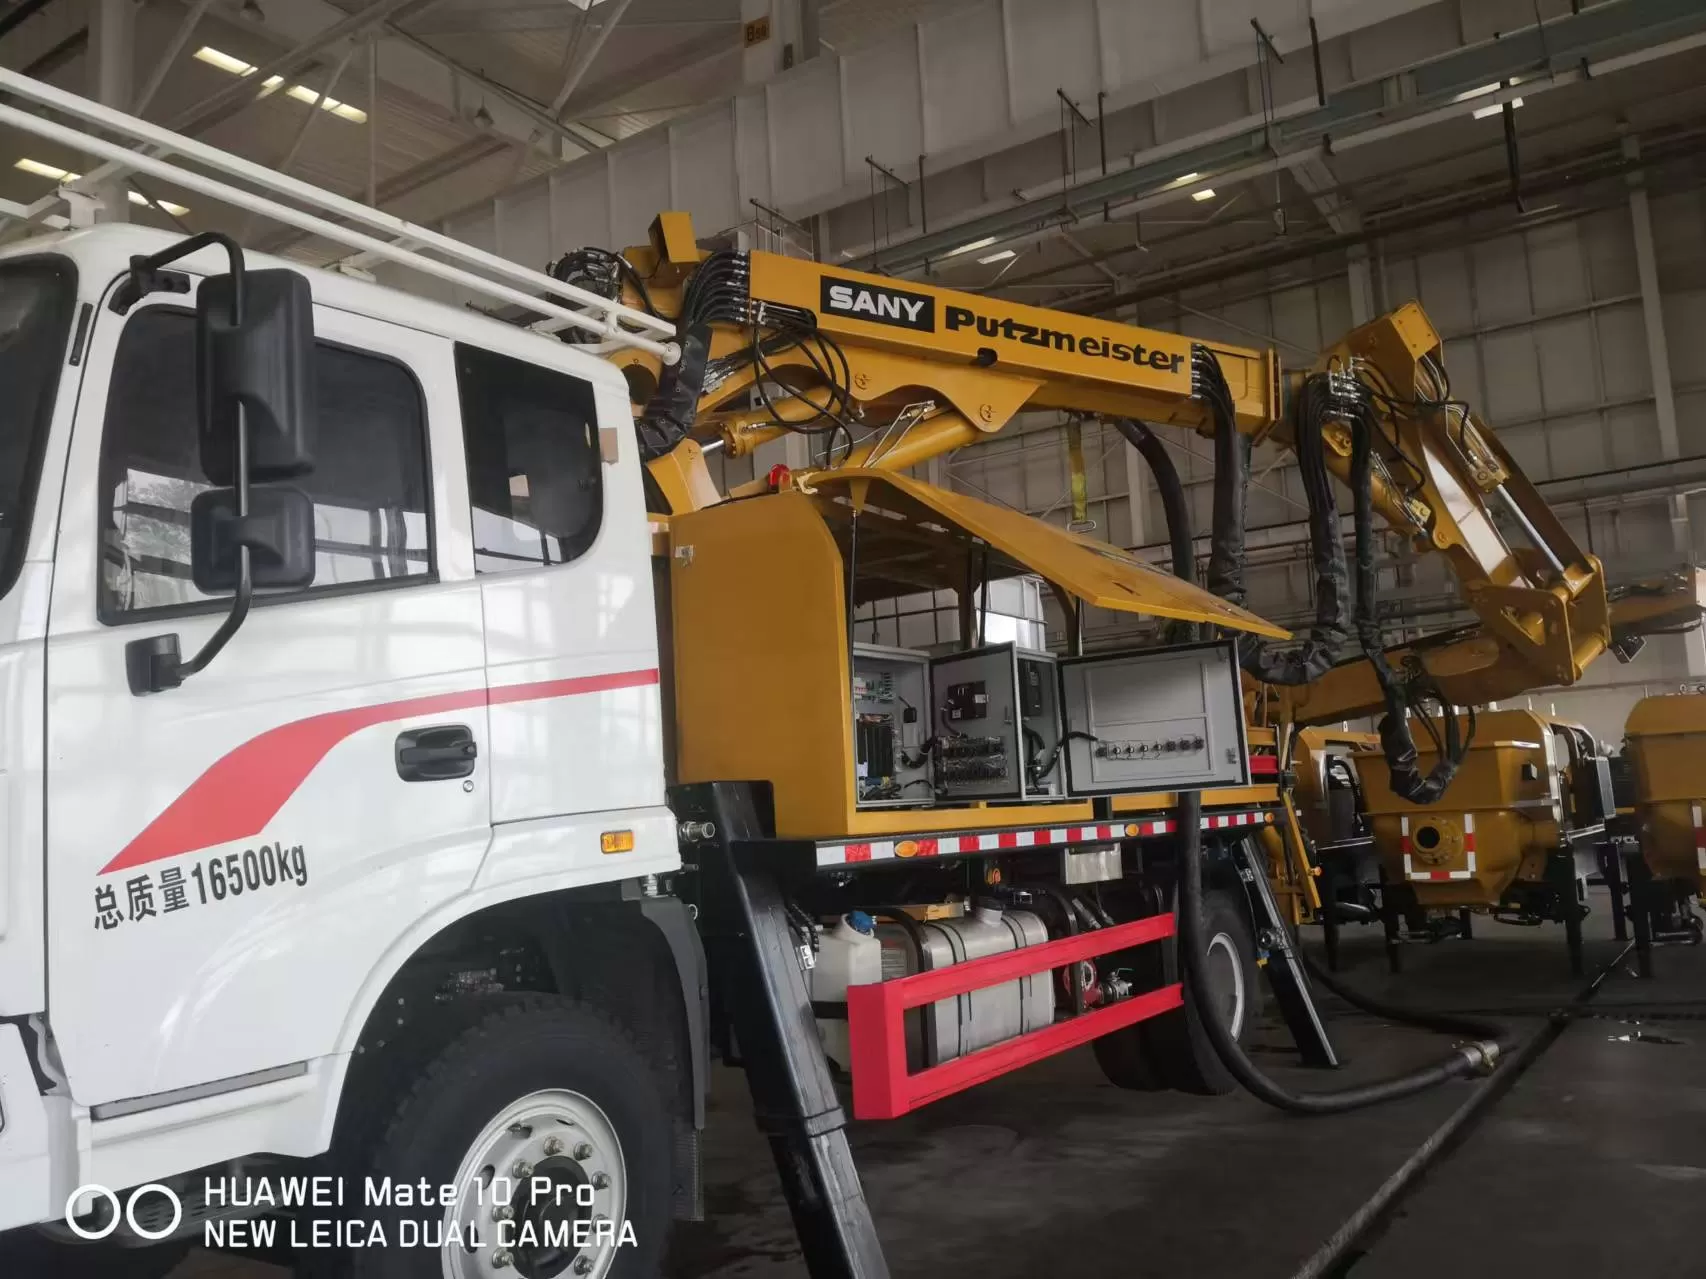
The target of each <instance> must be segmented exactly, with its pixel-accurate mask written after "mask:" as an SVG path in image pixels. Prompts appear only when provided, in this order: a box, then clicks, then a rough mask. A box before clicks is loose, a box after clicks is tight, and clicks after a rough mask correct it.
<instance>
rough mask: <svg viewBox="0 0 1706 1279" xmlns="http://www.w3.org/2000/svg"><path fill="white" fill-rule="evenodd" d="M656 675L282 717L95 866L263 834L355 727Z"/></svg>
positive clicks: (641, 681) (143, 860)
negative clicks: (282, 721) (286, 719)
mask: <svg viewBox="0 0 1706 1279" xmlns="http://www.w3.org/2000/svg"><path fill="white" fill-rule="evenodd" d="M657 682H658V673H657V671H656V670H655V669H654V670H644V671H617V672H614V673H612V674H609V675H583V676H579V677H577V678H574V679H554V680H544V681H541V682H539V683H535V684H510V685H506V686H504V687H502V688H494V689H491V690H489V691H488V690H487V689H483V688H475V689H469V690H467V691H465V692H459V693H437V694H434V695H432V696H430V697H411V698H406V699H404V700H403V701H400V702H382V703H380V704H378V705H376V706H354V707H351V708H350V709H349V710H343V711H327V712H326V713H325V714H323V715H310V716H309V717H308V718H307V719H299V720H293V721H292V722H290V723H288V724H280V725H279V726H278V727H277V728H269V729H268V730H267V731H266V732H264V733H262V734H261V735H260V736H258V737H251V738H250V739H249V740H248V741H246V742H244V743H243V744H242V745H240V746H237V747H235V748H233V749H232V750H230V751H229V752H227V753H226V754H224V755H222V756H220V757H219V758H218V759H217V760H215V761H214V762H213V763H212V764H211V765H210V766H209V767H208V769H207V771H206V772H204V773H203V774H202V775H201V776H200V777H198V778H196V779H195V781H193V782H191V783H190V786H189V789H187V790H186V791H184V793H183V794H181V795H179V796H178V797H177V798H176V799H174V800H173V801H172V802H171V803H170V804H168V805H167V806H166V810H165V812H163V813H161V814H160V815H159V816H158V817H156V818H155V819H154V820H153V821H151V822H149V823H148V825H147V826H146V827H144V828H143V830H142V833H141V834H139V835H138V836H137V837H136V838H135V839H133V840H131V841H130V843H128V844H126V845H125V846H124V849H123V850H122V851H121V852H120V853H119V855H118V856H117V857H115V858H113V859H112V861H110V862H108V863H107V864H106V865H105V866H103V867H102V868H101V869H100V870H99V871H97V872H96V873H97V874H101V875H110V874H112V873H113V872H114V871H120V870H129V869H130V868H131V867H133V866H144V865H146V864H148V863H149V862H157V861H163V860H165V859H166V858H168V857H177V856H179V855H180V854H182V853H190V852H194V851H195V850H196V849H198V848H211V847H212V846H213V845H215V844H225V843H229V842H231V841H232V840H238V839H249V838H251V837H253V836H255V835H258V834H260V833H261V831H262V830H264V829H265V828H266V824H267V823H268V822H270V821H271V820H272V819H273V818H274V817H276V816H277V815H278V810H279V809H281V808H283V807H284V805H285V802H286V801H287V800H288V799H289V798H290V797H291V796H292V795H294V794H295V793H296V792H297V790H298V789H299V788H300V787H301V785H302V783H303V782H305V781H306V780H307V779H308V775H309V774H310V773H312V772H313V771H314V769H315V768H316V767H317V766H318V765H319V763H320V761H321V760H323V759H324V758H325V757H326V755H327V753H328V752H329V751H330V750H331V749H332V747H334V746H336V745H337V744H338V743H339V742H341V741H343V740H344V739H345V738H346V737H349V736H350V735H351V734H353V733H357V732H360V731H361V730H362V729H364V728H370V727H372V726H373V725H375V724H385V723H390V722H394V721H396V720H400V719H410V718H412V717H414V716H416V715H437V714H442V713H444V712H447V711H459V710H467V709H468V708H469V707H471V706H486V705H491V706H501V705H504V704H506V703H510V702H536V701H543V700H546V699H548V698H554V697H573V696H576V695H578V694H583V693H603V692H608V691H609V690H611V689H618V688H639V687H642V686H644V685H648V684H656V683H657Z"/></svg>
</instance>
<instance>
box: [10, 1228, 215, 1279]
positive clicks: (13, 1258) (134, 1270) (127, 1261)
mask: <svg viewBox="0 0 1706 1279" xmlns="http://www.w3.org/2000/svg"><path fill="white" fill-rule="evenodd" d="M189 1250H190V1240H188V1239H182V1240H175V1241H173V1242H171V1243H161V1244H152V1245H150V1246H149V1247H146V1248H119V1247H116V1246H112V1245H108V1244H99V1243H84V1244H79V1243H71V1242H67V1241H64V1240H60V1239H55V1238H52V1237H50V1236H48V1235H44V1234H42V1233H41V1232H39V1231H36V1230H32V1229H29V1228H28V1227H26V1228H24V1229H22V1230H13V1231H10V1232H9V1233H7V1234H4V1235H0V1275H17V1276H19V1279H26V1277H27V1279H34V1277H35V1276H37V1275H40V1276H42V1279H47V1276H49V1275H53V1276H61V1275H63V1276H64V1277H65V1279H165V1276H167V1275H169V1274H171V1273H172V1271H174V1270H176V1269H177V1268H178V1263H179V1262H180V1261H182V1260H183V1259H184V1257H185V1256H187V1255H188V1253H189Z"/></svg>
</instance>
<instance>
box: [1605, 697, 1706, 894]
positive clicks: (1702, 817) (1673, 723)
mask: <svg viewBox="0 0 1706 1279" xmlns="http://www.w3.org/2000/svg"><path fill="white" fill-rule="evenodd" d="M1623 734H1624V743H1625V745H1624V750H1625V751H1627V752H1628V754H1629V756H1630V758H1631V761H1632V762H1633V764H1634V772H1635V816H1636V820H1637V822H1638V823H1639V830H1640V839H1641V854H1642V856H1643V857H1644V858H1645V859H1646V862H1647V865H1648V866H1650V867H1651V868H1652V872H1653V874H1654V875H1655V876H1656V877H1657V878H1659V879H1669V880H1679V881H1683V882H1686V883H1687V884H1689V885H1690V888H1691V891H1698V890H1699V887H1700V886H1701V885H1702V884H1706V694H1701V693H1675V694H1670V695H1666V696H1660V697H1644V698H1642V699H1641V700H1640V701H1639V702H1636V703H1635V706H1634V708H1633V709H1632V710H1631V711H1630V712H1629V719H1628V722H1627V724H1626V726H1625V727H1624V730H1623Z"/></svg>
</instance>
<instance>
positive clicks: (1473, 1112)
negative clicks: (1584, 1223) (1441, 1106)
mask: <svg viewBox="0 0 1706 1279" xmlns="http://www.w3.org/2000/svg"><path fill="white" fill-rule="evenodd" d="M1634 946H1635V943H1634V942H1630V943H1629V945H1627V946H1625V947H1624V948H1623V950H1622V951H1621V952H1620V953H1619V954H1618V956H1617V958H1615V959H1613V960H1612V961H1611V962H1610V963H1609V964H1607V965H1606V966H1605V967H1604V968H1602V969H1600V970H1599V973H1598V974H1597V975H1596V976H1595V977H1594V979H1593V980H1592V981H1591V982H1589V983H1588V985H1587V987H1586V989H1584V990H1583V991H1582V992H1581V993H1580V994H1578V995H1577V996H1576V997H1575V999H1574V1000H1572V1001H1571V1002H1570V1004H1569V1005H1568V1006H1567V1007H1565V1008H1562V1009H1558V1010H1555V1011H1554V1012H1553V1013H1552V1014H1551V1016H1550V1017H1549V1018H1548V1019H1547V1022H1546V1025H1544V1026H1542V1027H1541V1028H1540V1029H1539V1030H1538V1031H1536V1032H1535V1033H1534V1034H1533V1035H1531V1036H1529V1038H1528V1039H1527V1040H1526V1041H1524V1043H1523V1045H1522V1047H1520V1048H1518V1049H1517V1050H1516V1052H1515V1053H1513V1054H1512V1055H1511V1056H1510V1058H1509V1059H1508V1060H1507V1061H1506V1063H1505V1065H1504V1067H1503V1068H1502V1069H1501V1070H1499V1072H1498V1073H1497V1074H1495V1075H1494V1076H1493V1077H1492V1078H1491V1079H1489V1080H1488V1081H1487V1082H1486V1083H1484V1084H1482V1085H1481V1087H1479V1088H1477V1089H1476V1090H1475V1091H1474V1092H1473V1093H1472V1094H1470V1096H1469V1097H1468V1098H1467V1099H1466V1100H1465V1101H1464V1103H1463V1104H1462V1105H1461V1106H1459V1107H1458V1108H1457V1109H1456V1110H1454V1111H1452V1112H1451V1114H1450V1115H1448V1116H1447V1117H1446V1120H1445V1122H1444V1123H1443V1124H1441V1125H1440V1126H1439V1127H1438V1128H1435V1129H1434V1130H1433V1132H1431V1133H1429V1134H1428V1138H1427V1140H1426V1141H1424V1142H1422V1144H1421V1145H1419V1146H1417V1147H1416V1149H1415V1150H1414V1151H1412V1152H1411V1154H1410V1157H1409V1158H1408V1159H1406V1160H1405V1161H1404V1162H1403V1163H1402V1164H1400V1165H1399V1166H1398V1168H1397V1170H1396V1171H1395V1172H1393V1174H1392V1175H1391V1176H1390V1177H1388V1178H1387V1179H1386V1180H1385V1181H1383V1182H1382V1183H1381V1184H1380V1188H1379V1189H1378V1190H1376V1191H1375V1192H1374V1193H1373V1194H1372V1195H1370V1196H1369V1197H1368V1199H1367V1200H1365V1201H1364V1203H1363V1205H1362V1206H1361V1207H1360V1208H1358V1209H1357V1210H1356V1211H1355V1212H1354V1213H1352V1214H1351V1215H1350V1217H1349V1218H1347V1219H1346V1221H1345V1223H1344V1224H1343V1225H1341V1226H1340V1227H1339V1228H1338V1229H1337V1230H1335V1231H1334V1232H1333V1233H1332V1235H1331V1236H1330V1237H1329V1238H1328V1239H1327V1241H1326V1242H1325V1243H1323V1244H1322V1245H1321V1246H1320V1247H1319V1248H1317V1249H1316V1250H1315V1252H1314V1254H1313V1255H1312V1256H1311V1257H1310V1258H1309V1259H1308V1260H1307V1261H1305V1262H1304V1263H1303V1265H1302V1266H1301V1267H1299V1268H1298V1270H1297V1273H1295V1274H1294V1275H1292V1277H1291V1279H1326V1276H1329V1275H1342V1274H1344V1273H1345V1269H1346V1268H1347V1265H1348V1263H1350V1262H1352V1261H1354V1260H1355V1255H1354V1254H1355V1250H1356V1248H1357V1246H1358V1245H1359V1244H1360V1243H1361V1242H1362V1241H1363V1240H1364V1239H1365V1238H1367V1237H1368V1235H1369V1233H1370V1232H1371V1231H1372V1230H1374V1229H1375V1228H1376V1227H1377V1226H1378V1225H1379V1224H1380V1222H1381V1220H1382V1219H1383V1218H1384V1217H1385V1216H1386V1214H1387V1213H1388V1212H1390V1211H1391V1210H1392V1207H1393V1205H1394V1204H1395V1203H1396V1202H1397V1201H1398V1199H1399V1197H1400V1196H1401V1195H1403V1194H1405V1193H1406V1192H1407V1191H1408V1190H1409V1189H1410V1187H1411V1186H1413V1185H1414V1184H1415V1183H1416V1181H1417V1180H1418V1179H1419V1178H1420V1177H1421V1175H1422V1174H1423V1173H1424V1172H1426V1171H1427V1170H1428V1168H1429V1167H1431V1166H1432V1165H1433V1163H1434V1161H1435V1160H1437V1159H1438V1158H1439V1157H1440V1156H1441V1155H1442V1154H1444V1153H1445V1152H1446V1151H1447V1150H1449V1149H1450V1148H1451V1147H1452V1146H1454V1145H1455V1144H1456V1143H1457V1141H1458V1140H1460V1139H1461V1137H1462V1136H1463V1132H1464V1130H1465V1129H1466V1128H1467V1127H1468V1126H1469V1125H1470V1124H1471V1123H1472V1122H1473V1121H1474V1120H1476V1119H1477V1118H1479V1117H1480V1116H1481V1114H1482V1113H1483V1112H1485V1111H1486V1109H1487V1107H1488V1106H1490V1105H1492V1104H1493V1102H1495V1101H1497V1100H1498V1099H1499V1098H1500V1097H1502V1096H1504V1095H1505V1093H1506V1092H1508V1091H1509V1090H1510V1087H1511V1085H1512V1084H1514V1083H1515V1082H1516V1081H1517V1078H1518V1077H1519V1076H1520V1075H1521V1074H1522V1073H1523V1072H1524V1071H1526V1070H1527V1069H1528V1068H1529V1067H1530V1066H1532V1065H1533V1064H1534V1063H1535V1061H1536V1060H1537V1059H1538V1058H1539V1056H1540V1054H1541V1053H1543V1052H1545V1051H1546V1050H1547V1049H1548V1048H1550V1047H1551V1046H1552V1045H1553V1044H1554V1043H1555V1042H1556V1041H1557V1039H1558V1036H1559V1035H1561V1034H1563V1033H1564V1028H1565V1027H1567V1026H1568V1025H1569V1024H1570V1022H1572V1021H1574V1020H1575V1019H1576V1017H1577V1016H1579V1015H1580V1013H1581V1011H1582V1009H1583V1007H1584V1006H1585V1005H1586V1004H1587V1003H1588V1001H1589V1000H1591V999H1592V998H1593V997H1594V994H1595V993H1596V992H1597V991H1598V990H1599V988H1600V986H1601V984H1602V983H1604V981H1605V979H1606V978H1607V977H1609V976H1610V975H1611V974H1612V973H1613V972H1614V971H1616V969H1617V967H1618V965H1619V964H1621V963H1622V962H1623V960H1624V958H1625V957H1626V956H1627V955H1628V954H1629V952H1630V951H1631V950H1633V949H1634Z"/></svg>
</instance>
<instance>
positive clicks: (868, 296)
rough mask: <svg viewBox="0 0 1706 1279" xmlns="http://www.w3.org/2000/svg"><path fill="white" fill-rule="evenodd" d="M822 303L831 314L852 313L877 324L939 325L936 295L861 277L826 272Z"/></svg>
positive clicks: (927, 328)
mask: <svg viewBox="0 0 1706 1279" xmlns="http://www.w3.org/2000/svg"><path fill="white" fill-rule="evenodd" d="M818 306H819V309H820V310H822V311H825V312H828V313H829V314H831V315H847V316H852V317H853V318H854V319H858V320H869V321H870V322H871V323H873V324H893V325H897V326H898V327H900V328H903V329H918V330H919V331H920V332H924V333H930V332H934V331H935V328H936V299H935V298H933V297H931V296H930V295H929V294H927V293H912V292H909V291H908V290H906V289H891V288H886V287H884V286H882V285H879V284H865V283H863V282H862V281H858V280H846V279H841V280H838V279H836V278H835V277H833V276H827V275H826V276H824V277H823V287H822V289H821V291H820V293H819V297H818Z"/></svg>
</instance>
